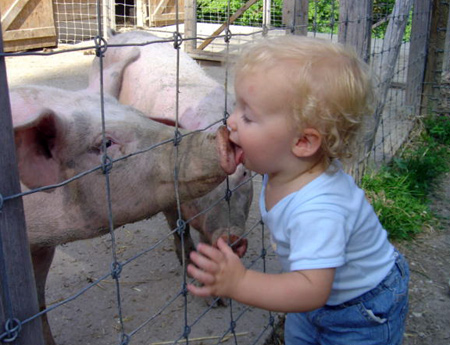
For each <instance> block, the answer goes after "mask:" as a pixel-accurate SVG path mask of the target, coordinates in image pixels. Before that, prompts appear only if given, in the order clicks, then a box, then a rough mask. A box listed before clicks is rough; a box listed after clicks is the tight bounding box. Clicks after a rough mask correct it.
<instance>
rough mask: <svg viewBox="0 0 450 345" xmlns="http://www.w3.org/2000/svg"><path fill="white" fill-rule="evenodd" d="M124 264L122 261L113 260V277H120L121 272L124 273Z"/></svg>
mask: <svg viewBox="0 0 450 345" xmlns="http://www.w3.org/2000/svg"><path fill="white" fill-rule="evenodd" d="M122 267H123V266H122V264H121V263H120V262H117V261H116V262H113V263H112V265H111V277H112V278H113V279H119V277H120V273H122Z"/></svg>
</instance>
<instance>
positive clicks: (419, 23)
mask: <svg viewBox="0 0 450 345" xmlns="http://www.w3.org/2000/svg"><path fill="white" fill-rule="evenodd" d="M431 6H432V2H431V1H423V0H415V2H414V13H413V15H412V22H411V38H410V44H409V58H408V70H407V77H406V104H407V105H408V106H409V107H411V113H412V114H417V115H420V102H421V96H422V88H423V79H424V75H425V61H426V58H427V51H428V44H429V43H428V40H429V36H430V19H431Z"/></svg>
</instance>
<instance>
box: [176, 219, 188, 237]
mask: <svg viewBox="0 0 450 345" xmlns="http://www.w3.org/2000/svg"><path fill="white" fill-rule="evenodd" d="M185 230H186V222H185V221H184V220H183V219H181V218H179V219H178V220H177V232H178V234H179V235H180V236H181V235H183V233H184V231H185Z"/></svg>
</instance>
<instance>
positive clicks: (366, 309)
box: [284, 252, 409, 345]
mask: <svg viewBox="0 0 450 345" xmlns="http://www.w3.org/2000/svg"><path fill="white" fill-rule="evenodd" d="M396 254H397V258H396V263H395V265H394V267H393V268H392V269H391V271H390V272H389V273H388V274H387V276H386V278H384V280H383V281H382V282H381V283H380V284H378V286H376V287H375V288H374V289H372V290H370V291H368V292H366V293H365V294H363V295H361V296H359V297H356V298H354V299H352V300H350V301H348V302H345V303H343V304H340V305H337V306H324V307H322V308H320V309H317V310H314V311H311V312H307V313H289V314H288V315H287V316H286V321H285V327H284V337H285V344H286V345H319V344H320V345H352V344H354V345H375V344H376V345H400V344H401V343H402V339H403V333H404V330H405V320H406V314H407V312H408V282H409V268H408V264H407V262H406V260H405V259H404V258H403V256H402V255H401V254H400V253H398V252H396Z"/></svg>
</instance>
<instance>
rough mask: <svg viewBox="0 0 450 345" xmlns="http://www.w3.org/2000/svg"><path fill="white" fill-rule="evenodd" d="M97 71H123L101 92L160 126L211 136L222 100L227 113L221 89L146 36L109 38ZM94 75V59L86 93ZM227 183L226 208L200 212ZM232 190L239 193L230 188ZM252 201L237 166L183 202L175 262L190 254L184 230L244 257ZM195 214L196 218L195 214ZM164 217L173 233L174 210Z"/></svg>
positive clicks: (245, 174) (246, 174)
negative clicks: (220, 243) (224, 179)
mask: <svg viewBox="0 0 450 345" xmlns="http://www.w3.org/2000/svg"><path fill="white" fill-rule="evenodd" d="M157 41H159V42H157ZM146 43H149V44H146ZM130 44H131V45H130ZM133 44H135V45H134V46H133ZM127 45H128V46H127ZM127 60H132V61H131V62H130V63H129V64H124V63H123V61H127ZM177 60H178V61H179V66H180V67H179V75H178V77H179V93H178V97H179V107H178V116H177V115H176V96H177V93H176V80H177V71H176V65H177ZM119 65H121V66H119ZM102 66H103V68H104V69H110V68H116V69H120V67H123V71H122V74H123V77H122V78H116V79H112V78H109V79H104V87H105V89H106V90H107V92H109V93H110V94H111V95H113V96H114V97H116V98H117V99H118V100H119V101H120V102H121V103H123V104H127V105H130V106H132V107H134V108H136V109H138V110H140V111H142V112H143V113H144V114H145V115H146V116H148V117H150V118H152V119H155V120H158V121H162V122H165V123H175V122H176V120H178V126H179V127H180V128H185V129H189V130H207V131H213V130H215V129H216V128H217V127H218V126H219V125H220V124H221V122H222V120H223V117H224V111H225V100H227V108H230V107H231V106H232V101H233V100H232V97H231V95H229V94H226V92H225V90H224V87H223V86H222V85H220V84H219V83H218V82H217V81H215V80H214V79H212V78H211V77H209V76H208V75H207V74H206V72H205V71H204V70H203V69H202V68H201V67H200V66H199V65H198V64H197V62H196V61H195V60H193V59H192V58H191V57H190V56H189V55H188V54H186V53H185V52H183V51H181V50H180V51H179V58H178V59H177V52H176V50H175V49H174V46H173V44H171V43H168V42H163V43H161V38H158V37H156V36H154V35H152V34H150V33H149V32H146V31H129V32H126V33H122V34H117V35H114V36H112V37H111V38H110V39H109V41H108V48H107V50H106V52H105V53H104V55H103V60H102ZM99 76H100V59H99V58H98V57H97V58H95V59H94V61H93V63H92V67H91V71H90V73H89V87H88V88H89V89H91V90H96V89H98V88H99V85H100V78H99ZM119 82H120V84H119ZM177 117H178V119H177ZM227 183H228V186H229V188H230V190H234V192H233V193H232V197H231V199H230V203H229V204H228V203H227V202H226V201H225V200H222V201H221V202H220V203H218V204H217V205H216V206H215V207H214V208H213V209H211V210H210V211H208V212H207V213H204V212H203V211H204V210H205V209H206V208H207V207H208V206H210V205H211V204H212V203H214V202H215V201H216V200H219V199H220V198H223V197H224V195H225V193H226V190H227ZM237 186H239V188H236V187H237ZM252 197H253V187H252V181H251V179H250V171H249V170H247V169H246V168H245V167H244V166H243V165H240V166H239V167H238V169H237V170H236V172H235V173H234V174H233V175H231V176H229V180H228V182H223V183H222V184H221V185H220V186H219V187H217V188H216V189H214V190H213V191H212V192H210V193H209V194H207V195H205V196H204V197H203V198H200V199H196V200H193V201H192V202H186V203H183V204H182V205H181V215H182V217H183V219H185V220H186V219H192V221H191V222H189V224H187V228H186V230H185V232H184V235H185V237H184V251H185V257H183V255H182V251H183V250H182V248H181V237H180V235H179V233H178V232H176V233H175V235H174V242H175V248H176V253H177V255H178V259H179V260H180V263H182V262H183V259H185V260H187V261H189V252H190V251H192V250H194V249H195V246H194V242H193V241H192V238H191V236H190V232H189V225H191V226H192V227H194V228H195V229H196V230H198V231H199V233H200V240H201V241H203V242H206V243H209V244H215V243H216V241H217V239H218V238H219V237H224V238H225V240H227V241H228V242H229V243H230V244H233V249H234V251H235V252H236V253H237V254H238V255H239V256H240V257H242V256H244V254H245V252H246V249H247V240H246V239H245V238H242V237H241V236H242V235H243V233H244V231H245V222H246V220H247V217H248V214H249V209H250V205H251V202H252ZM199 213H201V214H200V215H198V214H199ZM164 215H165V217H166V219H167V222H168V224H169V226H170V227H171V228H172V229H175V228H176V227H177V220H178V211H177V210H176V209H172V210H165V211H164Z"/></svg>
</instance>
